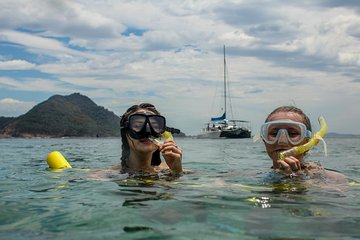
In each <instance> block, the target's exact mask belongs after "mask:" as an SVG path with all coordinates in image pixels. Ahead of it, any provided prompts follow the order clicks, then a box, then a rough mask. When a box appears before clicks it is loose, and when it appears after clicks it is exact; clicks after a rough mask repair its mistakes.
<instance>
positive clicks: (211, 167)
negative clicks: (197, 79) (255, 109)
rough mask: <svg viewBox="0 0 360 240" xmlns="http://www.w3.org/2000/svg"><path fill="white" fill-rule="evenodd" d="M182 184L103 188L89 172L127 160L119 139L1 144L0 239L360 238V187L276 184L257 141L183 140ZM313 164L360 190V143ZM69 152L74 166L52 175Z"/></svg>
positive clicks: (341, 146) (337, 144) (121, 182)
mask: <svg viewBox="0 0 360 240" xmlns="http://www.w3.org/2000/svg"><path fill="white" fill-rule="evenodd" d="M176 140H177V143H178V144H179V145H180V146H181V147H182V148H183V149H184V156H183V157H184V159H183V162H184V168H185V169H190V170H191V172H192V173H189V174H184V175H183V176H181V177H180V178H178V179H175V180H173V181H167V180H166V179H160V180H149V179H138V180H136V179H126V178H125V177H124V178H121V177H120V178H119V179H117V180H114V181H97V180H92V179H89V178H88V172H87V170H86V169H98V168H106V167H109V166H112V165H113V164H116V163H118V162H119V159H120V139H1V140H0V153H1V155H0V156H1V157H0V161H1V164H0V239H50V238H51V239H119V238H121V239H221V238H223V239H359V238H360V230H359V227H360V215H359V212H360V211H359V210H360V200H359V199H360V187H350V188H349V190H348V191H337V190H336V189H328V188H319V187H315V186H308V185H306V184H304V183H302V182H296V181H288V182H287V183H286V184H282V185H276V184H274V181H269V176H270V177H271V176H272V175H271V169H270V165H271V161H270V160H269V159H268V157H267V156H266V153H265V151H264V147H263V146H262V144H261V143H253V142H252V140H250V139H223V140H198V139H190V138H189V139H188V138H186V139H183V138H179V139H176ZM326 141H327V145H328V157H324V154H323V151H322V147H321V146H320V147H319V148H317V149H315V151H313V153H312V155H311V156H310V159H311V160H314V161H319V162H321V163H322V165H324V166H325V167H327V168H330V169H336V170H338V171H340V172H342V173H343V174H345V175H347V176H348V177H349V178H350V179H351V180H355V181H359V178H358V176H359V172H360V165H359V160H358V158H359V154H360V139H340V138H329V139H326ZM54 150H58V151H61V152H62V153H63V154H64V155H65V156H66V158H67V159H68V160H69V162H70V163H71V164H72V166H73V167H74V168H73V169H67V170H65V171H62V172H51V171H49V170H48V168H47V164H46V161H45V158H46V155H47V154H48V153H50V152H51V151H54Z"/></svg>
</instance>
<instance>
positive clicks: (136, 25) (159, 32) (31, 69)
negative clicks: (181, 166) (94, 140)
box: [0, 0, 360, 135]
mask: <svg viewBox="0 0 360 240" xmlns="http://www.w3.org/2000/svg"><path fill="white" fill-rule="evenodd" d="M224 45H225V46H226V55H227V57H226V59H227V67H228V70H227V73H228V76H229V87H230V96H231V108H230V107H229V109H228V110H229V112H228V116H229V118H236V119H243V120H249V121H251V122H252V127H253V132H254V133H256V132H257V131H258V129H259V126H260V124H261V123H262V122H263V121H264V118H265V117H266V116H267V114H268V113H269V112H270V111H272V110H273V109H274V108H275V107H277V106H280V105H296V106H298V107H300V108H302V109H303V110H304V111H305V112H306V113H307V114H308V115H309V116H310V119H311V121H312V124H313V128H314V129H318V128H319V125H318V122H317V117H318V116H319V115H323V116H324V117H325V119H326V120H327V122H328V124H329V127H330V131H331V132H339V133H356V134H360V128H359V121H360V107H359V106H358V104H360V3H359V1H355V0H354V1H342V0H328V1H320V0H319V1H312V0H309V1H306V0H304V1H276V0H271V1H270V0H262V1H261V0H251V1H250V0H247V1H246V0H243V1H241V0H198V1H187V0H183V1H180V0H171V1H168V0H157V1H145V0H122V1H121V0H103V1H100V0H75V1H66V0H52V1H47V0H32V1H20V0H19V1H17V0H2V1H1V2H0V116H19V115H21V114H24V113H26V112H27V111H28V110H30V109H31V108H32V107H33V106H34V105H36V104H38V103H40V102H42V101H45V100H46V99H48V98H49V97H50V96H52V95H55V94H60V95H69V94H71V93H74V92H80V93H81V94H83V95H86V96H88V97H90V98H91V99H92V100H93V101H94V102H95V103H97V104H98V105H101V106H104V107H105V108H107V109H109V110H111V111H113V112H114V113H116V114H117V115H121V114H122V113H123V112H124V111H125V110H126V109H127V108H128V107H129V106H130V105H133V104H137V103H140V102H151V103H153V104H155V105H156V106H157V108H158V109H159V110H160V111H161V113H162V114H163V115H165V116H166V117H167V120H168V123H169V125H171V126H174V127H177V128H180V129H181V130H182V131H183V132H185V133H186V134H188V135H192V134H197V133H199V132H200V130H201V129H202V127H203V126H204V123H205V122H207V121H208V120H209V119H210V117H212V116H217V115H219V114H220V113H221V106H220V103H221V97H222V95H221V90H222V89H221V88H222V78H223V46H224ZM220 115H221V114H220Z"/></svg>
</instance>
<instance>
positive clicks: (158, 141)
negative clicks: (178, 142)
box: [149, 131, 174, 147]
mask: <svg viewBox="0 0 360 240" xmlns="http://www.w3.org/2000/svg"><path fill="white" fill-rule="evenodd" d="M149 139H150V140H151V141H152V142H153V143H154V144H155V145H156V146H158V147H160V146H161V145H162V144H164V142H168V141H173V140H174V137H173V135H172V134H171V132H169V131H165V132H163V133H162V134H161V135H160V137H159V138H155V137H153V136H150V137H149Z"/></svg>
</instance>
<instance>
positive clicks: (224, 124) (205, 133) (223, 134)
mask: <svg viewBox="0 0 360 240" xmlns="http://www.w3.org/2000/svg"><path fill="white" fill-rule="evenodd" d="M226 72H227V68H226V56H225V45H224V108H223V109H224V113H223V114H222V115H221V116H220V117H214V118H211V119H210V121H209V122H208V123H206V126H205V127H204V128H203V130H202V132H201V133H200V134H198V136H197V137H198V138H251V123H250V121H246V120H234V119H231V120H229V119H227V97H228V94H227V81H228V79H227V75H226Z"/></svg>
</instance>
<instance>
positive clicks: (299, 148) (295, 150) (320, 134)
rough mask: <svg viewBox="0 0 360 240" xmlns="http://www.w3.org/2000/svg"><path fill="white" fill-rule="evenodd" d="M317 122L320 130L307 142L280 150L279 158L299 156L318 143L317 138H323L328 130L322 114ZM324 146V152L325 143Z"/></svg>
mask: <svg viewBox="0 0 360 240" xmlns="http://www.w3.org/2000/svg"><path fill="white" fill-rule="evenodd" d="M319 124H320V130H319V131H318V132H316V133H315V134H314V135H313V136H312V137H311V138H310V140H309V141H308V142H307V143H305V144H303V145H299V146H295V147H293V148H290V149H289V150H286V151H283V152H281V153H280V154H279V159H280V160H284V159H285V158H286V157H289V156H299V155H300V154H302V153H304V152H306V151H309V150H310V149H311V148H313V147H314V146H316V145H317V144H318V143H319V140H323V137H324V136H325V134H326V133H327V131H328V125H327V124H326V122H325V119H324V117H322V116H320V117H319ZM324 143H325V142H324ZM324 146H325V153H326V145H324Z"/></svg>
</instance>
